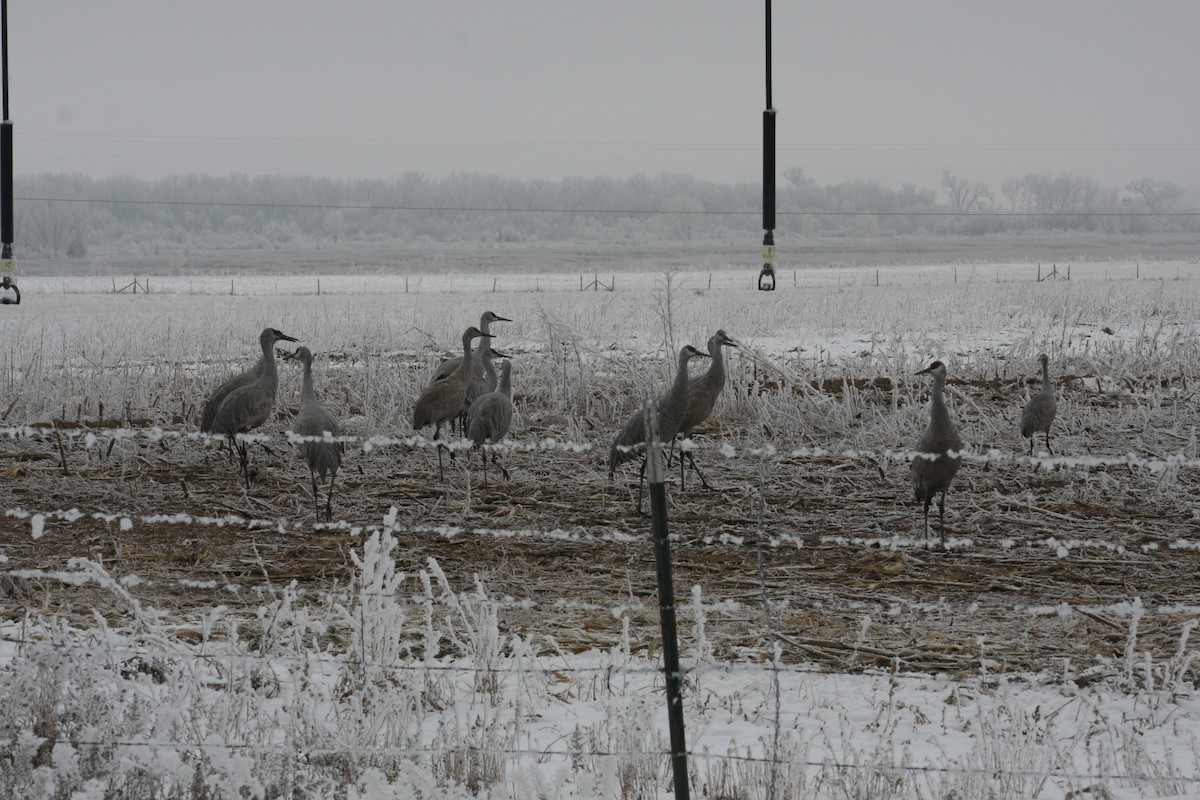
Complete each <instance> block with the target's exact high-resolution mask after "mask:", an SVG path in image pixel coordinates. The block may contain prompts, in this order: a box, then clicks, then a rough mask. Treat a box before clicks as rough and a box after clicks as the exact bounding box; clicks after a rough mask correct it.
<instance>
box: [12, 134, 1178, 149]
mask: <svg viewBox="0 0 1200 800" xmlns="http://www.w3.org/2000/svg"><path fill="white" fill-rule="evenodd" d="M22 137H23V138H25V139H28V140H32V141H44V142H81V143H88V144H93V143H96V142H110V143H117V144H120V143H129V144H178V145H192V144H200V145H214V144H217V145H234V146H244V147H280V146H285V147H288V146H290V147H338V148H343V147H347V146H349V147H409V148H435V149H436V148H441V149H464V148H482V149H505V150H511V149H526V148H528V149H539V150H540V149H547V148H549V149H562V150H574V149H579V150H587V149H596V150H754V151H757V150H758V149H759V148H760V147H761V146H762V145H761V143H760V142H731V141H723V142H722V141H703V140H700V141H652V140H628V141H601V140H589V139H440V138H437V139H433V138H431V139H424V138H411V139H409V138H394V137H361V138H343V137H285V136H263V137H258V136H197V135H173V134H129V133H111V134H103V133H87V134H83V133H50V132H37V131H35V132H25V133H22ZM777 147H778V149H780V150H788V151H794V152H803V151H830V152H839V151H840V152H863V151H898V152H908V151H923V150H947V151H966V150H989V151H1017V152H1030V151H1051V152H1067V151H1078V150H1089V151H1109V150H1122V151H1187V150H1200V142H1186V141H1175V142H988V141H965V142H882V141H874V142H872V141H868V142H825V141H817V142H790V143H783V142H780V143H778V144H777Z"/></svg>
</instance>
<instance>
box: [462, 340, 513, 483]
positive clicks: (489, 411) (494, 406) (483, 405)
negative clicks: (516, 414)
mask: <svg viewBox="0 0 1200 800" xmlns="http://www.w3.org/2000/svg"><path fill="white" fill-rule="evenodd" d="M512 418H513V404H512V361H510V360H508V359H505V360H504V363H503V364H501V366H500V381H499V383H498V384H497V385H496V391H494V392H487V393H485V394H481V395H479V397H477V398H475V402H473V403H471V409H470V411H468V412H467V438H468V439H470V440H471V441H472V442H474V443H475V447H477V448H479V455H480V458H482V459H483V485H484V488H487V462H488V459H487V453H485V452H483V443H484V442H491V443H492V444H495V443H496V442H498V441H500V440H501V439H503V438H504V435H505V434H506V433H508V427H509V426H510V425H512ZM492 463H493V464H495V465H496V466H497V467H500V472H502V473H503V474H504V479H505V480H508V470H507V469H505V468H504V466H503V465H502V464H500V463H499V462H498V461H496V452H495V451H494V450H493V451H492Z"/></svg>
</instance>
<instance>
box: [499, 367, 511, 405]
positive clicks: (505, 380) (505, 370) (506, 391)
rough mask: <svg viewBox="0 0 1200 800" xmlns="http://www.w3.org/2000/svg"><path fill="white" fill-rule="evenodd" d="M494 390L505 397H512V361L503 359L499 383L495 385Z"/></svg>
mask: <svg viewBox="0 0 1200 800" xmlns="http://www.w3.org/2000/svg"><path fill="white" fill-rule="evenodd" d="M496 391H498V392H500V394H502V395H504V396H505V397H508V398H510V399H511V398H512V362H511V361H505V362H504V365H503V366H502V367H500V384H499V385H498V386H497V387H496Z"/></svg>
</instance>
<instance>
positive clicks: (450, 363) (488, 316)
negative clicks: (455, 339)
mask: <svg viewBox="0 0 1200 800" xmlns="http://www.w3.org/2000/svg"><path fill="white" fill-rule="evenodd" d="M493 322H512V320H511V319H508V318H507V317H502V316H500V315H499V314H495V313H493V312H491V311H485V312H483V316H481V317H480V318H479V330H481V331H483V332H484V333H487V334H490V333H491V332H492V327H491V326H492V323H493ZM487 347H491V340H490V339H489V340H488V341H486V342H484V343H483V344H481V345H480V346H479V349H480V350H483V349H484V348H487ZM462 359H463V357H462V356H455V357H454V358H448V359H446V360H445V361H443V362H442V363H441V364H440V365H439V366H438V368H437V372H435V373H433V379H432V380H431V381H429V382H430V383H431V384H433V383H437V382H438V381H440V380H445V379H446V378H449V377H450V376H451V375H453V374H454V371H455V370H456V369H458V367H459V364H461V363H462Z"/></svg>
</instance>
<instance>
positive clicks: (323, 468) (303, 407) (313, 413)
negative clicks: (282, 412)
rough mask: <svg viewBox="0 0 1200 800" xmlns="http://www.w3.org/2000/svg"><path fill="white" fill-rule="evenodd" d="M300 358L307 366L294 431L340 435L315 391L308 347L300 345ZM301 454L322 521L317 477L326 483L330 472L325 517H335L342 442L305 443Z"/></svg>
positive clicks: (297, 354) (301, 448)
mask: <svg viewBox="0 0 1200 800" xmlns="http://www.w3.org/2000/svg"><path fill="white" fill-rule="evenodd" d="M296 358H298V359H299V360H300V363H301V364H303V365H304V378H303V381H302V382H301V384H300V414H299V415H298V416H297V417H296V421H295V422H294V423H293V424H292V432H293V433H295V434H297V435H299V436H324V435H325V432H326V431H328V432H329V435H330V436H334V437H336V436H339V435H340V434H339V432H338V424H337V420H335V419H334V418H333V415H332V414H330V413H329V412H328V411H327V410H326V409H325V407H324V406H322V405H321V404H320V403H319V402H318V401H317V393H316V392H315V391H314V390H313V376H312V352H311V351H310V350H309V349H308V348H307V347H298V348H296ZM300 455H301V457H303V458H304V460H305V462H307V464H308V474H309V477H310V478H312V489H313V508H314V511H315V512H316V515H317V519H318V520H319V519H320V518H321V501H320V493H319V492H318V490H317V476H318V475H319V476H320V477H321V483H324V482H325V474H326V473H328V474H329V493H328V494H327V495H326V496H325V519H326V520H330V519H333V483H334V481H335V480H337V471H338V467H340V466H341V465H342V445H341V443H340V442H315V441H308V442H301V443H300Z"/></svg>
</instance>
